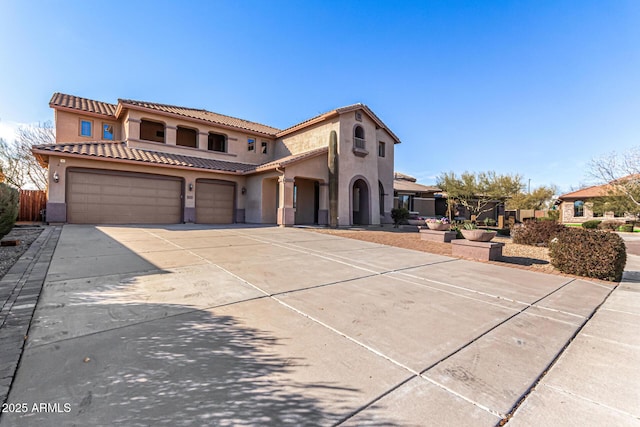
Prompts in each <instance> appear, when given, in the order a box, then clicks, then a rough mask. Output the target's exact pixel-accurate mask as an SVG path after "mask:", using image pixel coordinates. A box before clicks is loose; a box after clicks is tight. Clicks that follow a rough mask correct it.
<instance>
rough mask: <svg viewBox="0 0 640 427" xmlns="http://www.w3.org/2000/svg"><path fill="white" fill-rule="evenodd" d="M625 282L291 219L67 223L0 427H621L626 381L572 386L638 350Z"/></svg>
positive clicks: (613, 368)
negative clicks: (443, 251)
mask: <svg viewBox="0 0 640 427" xmlns="http://www.w3.org/2000/svg"><path fill="white" fill-rule="evenodd" d="M625 286H630V288H629V289H627V288H625ZM635 286H637V285H636V284H631V283H629V284H627V283H624V284H623V285H621V286H620V287H619V288H618V289H617V290H616V291H615V292H614V293H613V295H612V296H611V298H609V299H608V300H607V297H608V296H609V294H610V293H611V291H612V289H613V286H612V285H611V284H606V283H601V282H594V281H589V280H576V279H572V278H568V277H562V276H556V275H545V274H541V273H535V272H531V271H524V270H518V269H512V268H508V267H500V266H496V265H491V264H483V263H474V262H470V261H465V260H460V259H452V258H447V257H443V256H438V255H433V254H425V253H422V252H415V251H410V250H405V249H399V248H392V247H387V246H383V245H377V244H373V243H369V242H362V241H356V240H349V239H344V238H340V237H336V236H331V235H325V234H317V233H313V232H309V231H304V230H298V229H280V228H269V227H256V228H250V227H224V228H216V227H200V226H195V225H182V226H167V227H90V226H65V227H64V230H63V232H62V235H61V237H60V240H59V243H58V246H57V248H56V251H55V254H54V256H53V260H52V263H51V266H50V268H49V271H48V275H47V279H46V282H45V286H44V289H43V292H42V294H41V296H40V301H39V303H38V307H37V310H36V313H35V316H34V319H33V321H32V328H31V331H30V333H29V339H28V340H27V345H26V348H25V351H24V354H23V357H22V361H21V364H20V367H19V369H18V373H17V376H16V377H15V379H14V381H13V384H12V387H11V391H10V394H9V403H12V404H13V405H14V408H15V407H16V406H15V405H16V404H23V403H24V404H26V405H27V406H26V407H27V409H28V410H27V411H24V412H23V413H17V412H15V411H13V412H8V413H4V414H2V415H0V425H2V426H5V425H7V426H10V425H21V426H23V425H24V426H29V425H56V426H57V425H69V424H76V425H113V424H124V425H163V424H168V425H194V424H195V425H207V424H209V425H218V424H228V425H236V424H245V425H246V424H252V425H281V424H288V425H336V424H344V425H424V424H425V423H427V424H433V425H456V426H457V425H474V426H475V425H487V426H492V425H496V424H497V423H499V422H501V421H502V420H503V419H504V420H506V419H509V418H510V421H509V423H514V424H517V423H520V424H521V425H525V424H526V425H536V424H537V425H545V424H549V423H550V424H554V425H558V424H567V422H566V418H564V416H568V417H569V418H568V419H569V421H571V422H572V420H573V419H574V418H575V419H576V420H581V418H580V416H581V411H583V410H584V408H585V402H586V401H588V403H589V404H593V405H595V408H592V407H590V408H589V410H590V411H596V415H595V416H593V417H590V418H589V419H588V420H586V421H587V422H586V423H585V422H584V421H582V422H580V425H601V424H597V423H596V422H598V421H600V418H598V416H600V415H602V416H604V415H607V414H608V416H609V417H610V418H609V419H611V420H616V423H618V424H619V425H634V423H637V421H638V412H639V411H638V408H637V406H636V407H634V404H633V403H632V399H633V398H634V396H635V397H637V388H636V389H634V388H633V387H631V388H627V390H626V396H622V397H621V396H619V395H618V396H613V395H612V394H611V393H601V394H599V395H598V394H587V392H586V391H584V390H581V389H579V388H577V386H578V385H580V381H579V379H580V378H584V377H585V376H587V377H589V376H590V377H589V378H591V379H590V382H592V383H593V384H602V383H604V384H606V385H607V386H608V387H610V388H614V387H624V386H625V385H629V382H630V381H632V380H633V378H634V377H633V374H634V372H631V373H629V372H626V371H625V369H627V368H628V367H629V366H630V365H627V364H625V363H611V361H610V359H614V360H619V359H623V360H628V361H633V360H635V361H637V355H638V354H639V353H640V351H639V350H638V348H637V343H635V342H634V341H633V339H632V337H634V338H635V337H637V336H638V334H637V329H633V328H636V326H635V323H633V321H632V320H631V321H630V320H629V319H627V320H626V323H625V322H623V321H622V320H621V319H626V316H633V315H638V314H637V310H636V311H633V310H635V308H633V307H637V302H634V301H635V300H633V301H632V299H631V298H632V297H633V295H635V293H634V291H633V289H635V288H634V287H635ZM621 292H628V293H629V295H631V296H627V294H620V293H621ZM618 295H620V297H618ZM605 300H606V303H605V304H604V305H603V306H602V307H601V308H600V309H599V310H598V311H597V313H596V309H597V308H598V307H599V306H600V305H601V304H602V303H603V301H605ZM625 302H626V303H627V304H631V305H632V307H631V308H625V306H624V304H625ZM594 313H596V314H595V315H594ZM634 313H635V314H634ZM592 316H593V318H591V317H592ZM589 319H591V320H589ZM586 322H588V323H586ZM585 323H586V326H584V325H585ZM636 323H637V322H636ZM609 325H613V326H615V327H616V328H617V329H616V330H619V329H620V328H627V330H628V331H629V332H633V331H635V335H633V336H629V335H624V334H622V335H621V336H620V337H617V336H616V337H612V336H611V333H610V332H609V328H610V326H609ZM576 334H577V336H576ZM574 336H575V339H574ZM603 336H604V338H602V337H603ZM572 339H573V341H572ZM605 340H619V341H620V342H622V345H621V347H622V348H623V351H618V350H617V349H616V348H612V349H611V350H609V351H613V354H611V355H608V356H607V359H605V361H606V362H608V364H607V365H606V366H605V368H606V369H604V368H603V364H602V359H600V357H601V354H602V353H601V351H602V350H601V349H600V348H599V347H598V346H597V345H596V344H601V341H602V342H606V341H605ZM625 340H626V341H625ZM596 341H597V342H596ZM569 343H570V344H569ZM594 343H595V344H594ZM567 345H568V346H567ZM590 346H591V347H595V349H593V348H591V347H590ZM565 347H566V349H565ZM600 347H602V345H600ZM558 356H560V357H558ZM593 366H598V367H599V368H598V369H594V368H593ZM635 366H638V365H637V363H636V364H635ZM550 367H551V369H549V368H550ZM582 367H584V369H581V368H582ZM547 371H548V373H547V374H546V375H544V374H545V372H547ZM635 378H637V377H635ZM572 387H573V388H572ZM634 392H635V393H636V394H635V395H634V394H633V393H634ZM545 393H546V394H545ZM549 393H564V394H563V396H565V395H566V396H569V397H570V398H571V399H569V398H567V399H568V400H566V401H567V402H568V404H566V405H565V406H563V407H562V408H557V407H555V406H554V405H555V404H557V403H558V402H557V401H556V398H555V396H554V395H552V394H549ZM580 393H583V394H582V395H581V394H580ZM523 396H527V397H526V399H525V400H524V401H523V402H521V400H522V397H523ZM576 396H580V397H579V398H578V397H576ZM637 401H638V399H635V402H637ZM34 403H35V404H36V406H35V407H34V406H33V404H34ZM40 403H45V406H44V407H42V408H44V409H45V410H38V408H40V406H37V405H38V404H40ZM46 404H49V406H47V405H46ZM616 405H618V406H616ZM636 405H637V403H636ZM34 408H35V409H34ZM516 408H517V410H516ZM566 408H568V409H566ZM560 409H565V410H564V412H563V411H560ZM600 409H601V410H602V411H603V412H597V411H598V410H600ZM554 411H555V412H554ZM610 413H613V414H614V415H611V414H610ZM572 417H573V418H572ZM615 417H617V418H615ZM568 424H570V423H568Z"/></svg>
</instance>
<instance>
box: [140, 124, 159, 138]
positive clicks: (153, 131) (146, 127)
mask: <svg viewBox="0 0 640 427" xmlns="http://www.w3.org/2000/svg"><path fill="white" fill-rule="evenodd" d="M140 139H144V140H145V141H154V142H164V123H160V122H152V121H151V120H141V121H140Z"/></svg>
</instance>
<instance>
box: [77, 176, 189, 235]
mask: <svg viewBox="0 0 640 427" xmlns="http://www.w3.org/2000/svg"><path fill="white" fill-rule="evenodd" d="M182 182H183V181H182V179H181V178H175V177H167V176H162V175H147V174H137V173H123V172H115V171H103V170H89V169H78V170H68V172H67V222H69V223H72V224H176V223H179V222H181V221H182V188H183V184H182Z"/></svg>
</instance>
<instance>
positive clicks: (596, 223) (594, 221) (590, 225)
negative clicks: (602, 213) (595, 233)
mask: <svg viewBox="0 0 640 427" xmlns="http://www.w3.org/2000/svg"><path fill="white" fill-rule="evenodd" d="M601 222H602V221H600V220H599V219H592V220H591V221H585V222H583V223H582V228H588V229H589V230H595V229H596V228H598V226H599V225H600V223H601Z"/></svg>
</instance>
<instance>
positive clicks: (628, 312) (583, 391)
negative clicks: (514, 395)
mask: <svg viewBox="0 0 640 427" xmlns="http://www.w3.org/2000/svg"><path fill="white" fill-rule="evenodd" d="M630 252H633V251H630ZM558 420H563V421H562V424H563V425H572V426H585V425H586V426H601V425H615V426H640V256H638V255H633V254H628V255H627V266H626V269H625V273H624V277H623V280H622V282H621V283H620V285H619V286H618V287H617V288H616V289H615V291H613V293H612V294H611V296H609V298H607V300H606V301H605V302H604V303H603V304H602V306H601V307H600V308H599V309H598V311H597V312H596V313H595V315H594V316H593V317H592V318H591V319H590V320H589V322H588V323H587V324H586V325H585V327H584V328H583V329H582V330H581V331H580V333H579V334H578V336H577V337H576V339H574V340H573V341H572V342H571V344H570V345H569V346H568V347H567V349H566V351H565V352H564V353H563V354H562V356H561V357H560V359H559V360H558V362H557V363H556V364H555V365H554V366H553V368H551V370H550V371H549V373H548V374H547V375H546V376H545V377H544V378H543V379H542V381H540V384H538V386H537V387H536V389H535V390H534V391H533V392H532V393H531V395H529V396H528V397H527V399H526V400H525V401H524V403H523V404H522V406H521V407H520V408H519V409H518V410H517V411H516V413H515V415H514V416H513V418H512V420H511V421H510V422H509V425H516V426H532V425H534V426H544V425H554V424H557V423H558Z"/></svg>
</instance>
